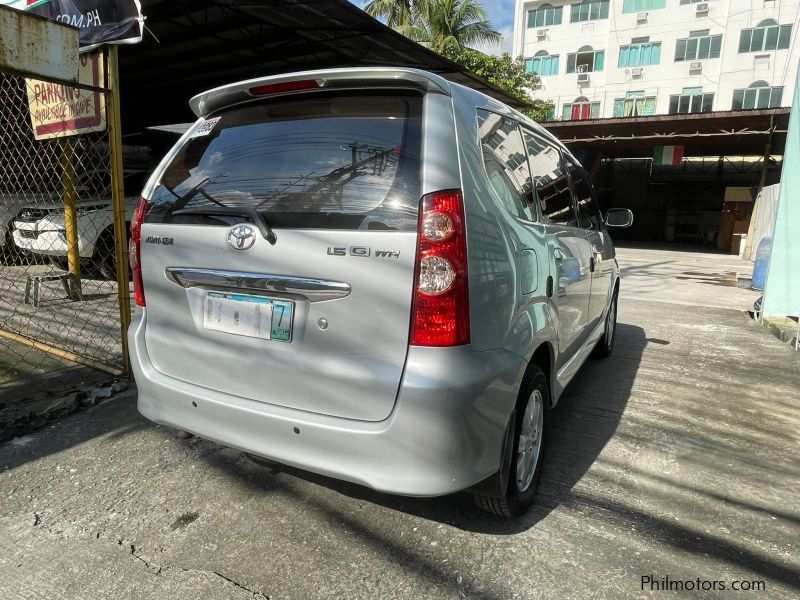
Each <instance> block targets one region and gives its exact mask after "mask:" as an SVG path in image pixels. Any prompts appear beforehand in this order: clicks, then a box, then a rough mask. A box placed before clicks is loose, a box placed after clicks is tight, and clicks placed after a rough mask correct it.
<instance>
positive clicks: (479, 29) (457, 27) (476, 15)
mask: <svg viewBox="0 0 800 600" xmlns="http://www.w3.org/2000/svg"><path fill="white" fill-rule="evenodd" d="M377 2H388V0H374V2H373V4H374V3H377ZM395 28H396V29H397V30H398V31H400V33H402V34H404V35H406V36H407V37H410V38H411V39H413V40H415V41H417V42H420V43H421V44H424V45H426V46H428V47H430V48H432V49H433V50H436V51H437V52H440V53H441V52H444V51H445V50H458V49H461V48H463V47H464V46H469V45H474V44H480V43H487V42H488V43H497V42H499V41H500V40H501V39H502V36H501V35H500V32H498V31H496V30H494V29H493V28H492V24H491V23H490V22H489V21H488V20H487V19H486V12H485V11H484V10H483V6H481V4H480V2H479V1H478V0H428V3H427V6H426V7H425V10H424V11H419V12H418V13H417V18H416V19H412V22H411V24H410V25H401V26H396V27H395Z"/></svg>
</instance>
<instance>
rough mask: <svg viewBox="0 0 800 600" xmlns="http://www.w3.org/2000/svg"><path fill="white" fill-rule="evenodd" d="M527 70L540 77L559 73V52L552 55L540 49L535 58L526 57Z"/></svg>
mask: <svg viewBox="0 0 800 600" xmlns="http://www.w3.org/2000/svg"><path fill="white" fill-rule="evenodd" d="M525 71H526V72H528V73H536V74H537V75H539V76H540V77H545V76H546V75H558V54H553V55H550V54H548V53H547V51H546V50H540V51H539V52H537V53H536V54H535V55H534V57H533V58H526V59H525Z"/></svg>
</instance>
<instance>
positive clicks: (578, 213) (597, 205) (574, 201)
mask: <svg viewBox="0 0 800 600" xmlns="http://www.w3.org/2000/svg"><path fill="white" fill-rule="evenodd" d="M567 158H568V160H569V162H571V163H573V164H574V165H575V168H576V169H577V170H578V171H579V172H580V173H581V175H583V176H584V177H585V178H586V183H588V184H589V191H590V192H591V193H592V202H594V207H595V209H597V214H598V220H597V221H598V226H597V228H596V229H595V228H594V227H592V228H591V229H586V228H585V227H580V226H579V225H577V226H576V227H575V229H579V230H581V231H598V232H602V231H605V230H606V228H605V223H604V221H603V211H602V210H600V202H599V201H598V199H597V191H596V190H595V189H594V185H593V184H592V178H591V177H589V172H588V171H587V170H586V169H584V168H583V165H582V164H581V161H579V160H578V159H577V158H575V157H574V156H572V155H570V156H568V157H567ZM562 160H563V157H562ZM565 172H566V174H567V180H568V181H569V188H570V191H571V192H572V206H573V210H574V211H575V222H576V223H580V222H581V211H580V208H578V196H577V195H576V194H575V184H574V182H573V181H572V175H571V174H570V171H569V169H566V171H565Z"/></svg>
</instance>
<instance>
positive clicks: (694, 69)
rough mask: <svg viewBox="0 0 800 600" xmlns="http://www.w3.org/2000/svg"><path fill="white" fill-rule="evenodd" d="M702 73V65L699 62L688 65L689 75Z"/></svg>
mask: <svg viewBox="0 0 800 600" xmlns="http://www.w3.org/2000/svg"><path fill="white" fill-rule="evenodd" d="M702 72H703V63H701V62H700V61H699V60H698V61H696V62H690V63H689V73H702Z"/></svg>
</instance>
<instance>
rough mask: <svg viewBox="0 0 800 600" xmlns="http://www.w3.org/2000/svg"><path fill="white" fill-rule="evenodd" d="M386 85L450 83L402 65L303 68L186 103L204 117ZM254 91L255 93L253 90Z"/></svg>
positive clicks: (435, 88)
mask: <svg viewBox="0 0 800 600" xmlns="http://www.w3.org/2000/svg"><path fill="white" fill-rule="evenodd" d="M297 82H314V83H315V85H314V86H311V85H308V86H306V85H302V86H297V85H292V83H297ZM387 85H395V86H396V85H400V86H404V87H415V88H419V89H421V90H424V91H428V92H434V93H439V94H445V95H447V96H449V95H450V83H449V82H448V81H447V80H446V79H444V78H443V77H440V76H439V75H434V74H433V73H429V72H427V71H422V70H420V69H405V68H384V67H361V68H349V69H325V70H320V71H304V72H300V73H291V74H288V75H272V76H269V77H258V78H256V79H248V80H247V81H240V82H238V83H231V84H228V85H224V86H221V87H218V88H214V89H212V90H208V91H207V92H203V93H201V94H197V96H195V97H194V98H192V99H191V100H189V106H190V107H191V109H192V111H193V112H194V114H195V115H197V116H198V117H203V116H206V115H208V114H210V113H212V112H214V111H216V110H219V109H221V108H225V107H227V106H232V105H234V104H240V103H242V102H247V101H248V100H252V99H253V98H257V97H264V96H279V95H283V94H287V93H296V92H297V91H300V90H307V89H311V88H312V87H317V88H320V89H330V88H333V89H335V88H350V87H372V86H378V87H380V86H387ZM270 87H273V88H274V90H275V92H274V93H269V92H267V93H264V90H267V89H268V88H270ZM258 88H260V90H258ZM253 90H257V91H256V93H253Z"/></svg>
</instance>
